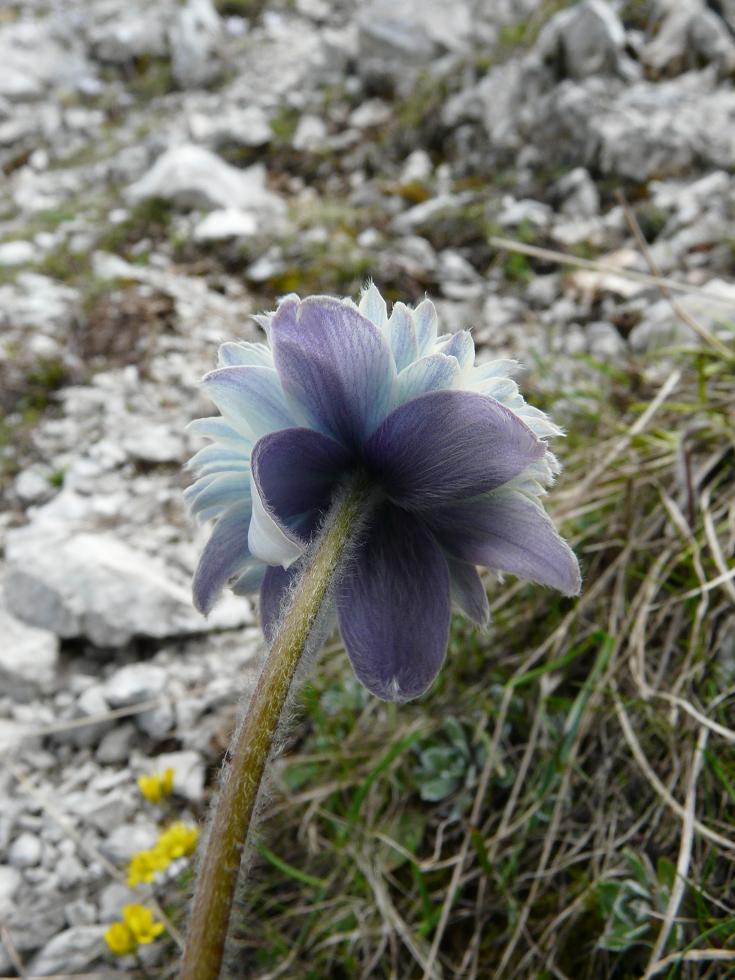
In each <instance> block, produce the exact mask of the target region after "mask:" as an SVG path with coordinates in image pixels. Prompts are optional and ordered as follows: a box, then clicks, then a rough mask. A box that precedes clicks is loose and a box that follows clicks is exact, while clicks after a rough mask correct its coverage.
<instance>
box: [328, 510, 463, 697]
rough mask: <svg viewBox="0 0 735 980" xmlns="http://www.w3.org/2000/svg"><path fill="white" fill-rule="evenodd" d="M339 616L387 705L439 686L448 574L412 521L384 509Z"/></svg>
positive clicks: (366, 677) (349, 645)
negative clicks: (430, 687)
mask: <svg viewBox="0 0 735 980" xmlns="http://www.w3.org/2000/svg"><path fill="white" fill-rule="evenodd" d="M337 614H338V617H339V627H340V630H341V632H342V638H343V639H344V642H345V647H346V649H347V654H348V656H349V658H350V660H351V662H352V666H353V668H354V670H355V673H356V674H357V677H358V678H359V680H360V681H362V683H363V684H364V685H365V687H367V689H368V690H369V691H372V693H373V694H375V695H376V696H377V697H379V698H382V699H383V700H385V701H408V700H410V699H411V698H415V697H418V696H419V694H422V693H423V692H424V691H425V690H426V689H427V688H428V687H429V685H430V684H431V683H432V681H433V680H434V678H435V677H436V675H437V674H438V672H439V669H440V667H441V665H442V663H443V661H444V657H445V654H446V650H447V639H448V636H449V617H450V604H449V572H448V570H447V563H446V561H445V559H444V555H443V554H442V553H441V549H440V548H439V547H438V545H437V544H436V542H435V541H434V539H433V538H432V536H431V535H430V534H429V533H427V531H426V529H425V528H424V527H423V525H422V524H421V523H420V522H419V521H418V520H417V519H416V518H415V517H413V516H412V515H411V514H407V513H405V512H401V511H399V510H398V509H397V508H395V507H393V506H391V505H390V504H385V505H384V506H383V507H382V508H381V509H380V511H379V512H378V513H377V514H376V517H375V521H374V523H373V524H372V526H371V527H370V529H369V531H368V532H367V535H366V537H365V539H364V541H363V542H362V544H361V546H360V547H359V548H358V550H357V552H356V554H355V556H354V557H353V558H352V560H351V561H350V562H349V563H348V565H347V567H346V569H345V571H344V573H343V574H342V577H341V579H340V581H339V583H338V586H337Z"/></svg>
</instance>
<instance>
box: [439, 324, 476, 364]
mask: <svg viewBox="0 0 735 980" xmlns="http://www.w3.org/2000/svg"><path fill="white" fill-rule="evenodd" d="M440 353H442V354H446V355H447V356H450V357H456V358H457V363H458V364H459V366H460V367H461V368H466V367H469V366H470V365H471V364H472V362H473V361H474V359H475V343H474V341H473V340H472V334H471V333H470V332H469V330H458V331H457V333H453V334H452V335H451V337H450V338H449V340H448V341H447V342H446V343H445V344H444V346H443V347H442V348H441V352H440Z"/></svg>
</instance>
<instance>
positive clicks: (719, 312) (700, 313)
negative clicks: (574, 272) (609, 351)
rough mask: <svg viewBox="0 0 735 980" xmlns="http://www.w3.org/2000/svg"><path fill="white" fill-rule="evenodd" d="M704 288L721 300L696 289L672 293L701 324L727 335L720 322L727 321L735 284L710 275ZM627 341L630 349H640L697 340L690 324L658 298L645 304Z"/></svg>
mask: <svg viewBox="0 0 735 980" xmlns="http://www.w3.org/2000/svg"><path fill="white" fill-rule="evenodd" d="M705 288H706V289H707V290H708V291H709V292H712V293H714V294H716V295H719V296H722V297H723V302H717V301H715V300H711V299H708V298H707V297H706V296H702V295H701V294H699V293H684V294H683V295H678V296H677V297H676V300H677V303H678V304H679V305H680V306H681V307H682V309H683V310H685V311H686V312H687V313H688V314H689V315H690V316H691V317H693V319H694V320H696V321H697V322H698V323H700V324H701V325H702V326H704V327H706V328H707V329H708V330H710V331H711V332H713V333H715V334H717V333H719V332H720V330H723V337H727V336H728V335H729V334H728V331H727V327H725V328H724V329H723V327H722V324H723V323H726V322H727V320H728V318H729V310H731V309H732V308H733V304H735V286H734V285H733V284H732V283H728V282H724V281H723V280H721V279H711V280H710V281H709V282H708V283H706V286H705ZM628 343H629V344H630V346H631V349H632V350H634V351H636V352H638V353H641V352H644V351H652V350H658V349H660V348H664V347H671V346H675V345H677V344H698V343H700V340H699V337H698V336H697V334H696V333H695V332H694V331H693V330H692V328H691V327H689V326H688V325H687V324H686V323H684V322H683V321H682V320H681V319H680V318H679V317H678V316H677V315H676V314H675V313H674V310H673V309H672V307H671V304H670V303H669V302H668V301H667V300H665V299H660V300H658V301H657V302H655V303H652V304H650V305H649V306H648V307H647V309H646V311H645V315H644V317H643V319H642V320H641V322H640V323H639V324H637V325H636V326H635V327H634V328H633V330H631V332H630V336H629V337H628Z"/></svg>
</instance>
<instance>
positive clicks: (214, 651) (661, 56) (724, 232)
mask: <svg viewBox="0 0 735 980" xmlns="http://www.w3.org/2000/svg"><path fill="white" fill-rule="evenodd" d="M0 65H2V69H1V70H0V167H1V168H2V171H3V175H4V176H3V179H2V182H1V183H0V403H1V406H2V419H1V420H0V477H1V478H2V489H1V493H2V514H1V516H0V529H1V534H2V561H1V563H0V573H1V575H2V592H0V753H2V754H1V755H0V794H1V796H2V806H1V807H0V973H1V974H4V975H5V974H8V975H13V973H14V971H15V970H18V969H20V968H21V966H22V967H23V969H24V970H25V971H26V972H27V975H28V976H36V975H41V976H44V975H51V974H55V975H56V974H74V973H78V972H84V971H87V972H88V971H90V970H94V969H98V968H101V964H104V963H105V962H107V963H108V964H109V962H110V961H109V958H107V960H106V957H105V949H104V944H103V942H102V934H103V932H104V929H105V926H106V924H107V923H109V922H110V921H112V920H113V919H115V918H116V917H118V916H119V914H120V908H121V906H122V905H123V904H124V903H125V902H126V901H130V900H131V894H130V892H129V891H128V889H127V888H126V886H125V884H124V882H123V881H121V880H118V879H116V878H115V877H113V875H112V873H111V869H110V865H113V866H115V867H117V868H118V869H124V867H125V864H126V862H127V861H128V860H129V859H130V857H131V856H132V854H133V853H134V852H136V851H139V850H141V849H143V848H145V847H147V846H149V845H150V843H151V842H152V840H153V839H154V838H155V833H156V828H155V821H154V820H153V818H152V816H151V808H150V806H149V805H148V804H146V802H145V801H144V800H143V798H142V796H141V795H140V793H139V792H138V790H137V788H136V785H135V777H136V776H137V775H139V774H141V773H147V772H158V771H162V770H163V769H165V768H166V767H167V766H169V765H170V766H172V767H173V768H174V770H175V774H176V782H175V791H176V798H177V800H178V801H179V803H180V807H179V810H180V812H181V813H182V814H185V815H186V814H189V816H190V817H191V818H193V819H201V818H202V817H203V814H204V806H203V803H204V799H205V794H206V792H207V787H209V786H210V785H211V783H212V779H213V777H214V774H215V773H216V770H217V766H218V761H219V759H220V757H221V753H222V750H223V746H224V745H225V744H226V742H227V735H228V732H229V730H230V727H231V724H232V717H233V712H234V709H235V705H236V701H237V698H238V696H239V694H240V692H241V691H243V690H246V689H247V687H248V684H249V683H252V679H253V676H254V675H255V673H256V671H257V665H258V662H259V657H260V656H261V653H262V650H261V643H260V637H259V632H258V628H257V618H256V613H255V610H254V608H253V607H252V606H251V605H249V604H248V602H247V601H245V600H241V599H238V600H235V599H234V598H232V597H230V598H229V599H227V600H226V601H224V602H222V603H221V605H220V606H219V607H218V608H217V610H216V611H215V613H214V614H213V615H212V616H211V617H210V619H209V620H208V621H204V620H203V619H202V618H201V617H200V616H198V615H197V614H196V613H195V612H194V610H193V609H192V607H191V604H190V598H189V580H190V576H191V572H192V569H193V567H194V563H195V561H196V556H197V552H198V549H199V548H200V546H201V544H202V541H203V532H202V531H201V530H200V531H197V530H195V528H194V527H193V526H192V524H191V523H190V522H189V520H188V519H187V517H186V515H185V511H184V508H183V506H182V501H181V489H182V487H183V486H185V485H186V475H185V474H182V464H183V463H184V462H185V460H186V459H187V457H188V456H189V455H191V453H192V451H193V450H194V449H195V448H196V446H195V444H194V440H192V439H191V438H190V437H189V436H188V435H187V434H186V432H185V425H186V423H187V421H189V420H190V419H191V418H194V417H197V416H200V415H205V414H209V412H210V407H209V406H208V405H207V403H206V402H205V400H204V399H203V398H202V396H201V395H200V393H199V391H198V387H197V380H198V378H199V377H200V376H201V375H202V374H203V373H204V372H205V371H206V370H207V369H209V368H210V367H211V366H212V365H213V362H214V357H215V353H216V347H217V344H218V343H220V342H222V341H225V340H228V339H256V337H257V333H258V328H257V327H256V325H255V323H254V322H253V321H252V320H251V319H250V315H251V314H253V313H257V312H258V311H261V310H263V309H270V308H272V307H273V304H274V301H275V298H276V297H277V296H278V295H281V294H283V293H285V292H289V291H297V292H299V293H301V294H309V293H313V292H317V291H321V292H330V293H337V294H342V295H345V294H354V293H355V292H356V291H357V290H358V289H359V288H360V286H361V285H362V284H363V283H364V281H365V280H366V279H367V278H368V277H373V278H374V279H375V281H376V283H377V284H378V285H379V287H380V288H381V290H383V292H384V294H386V295H387V296H389V297H390V298H392V299H398V298H401V299H404V300H407V301H415V300H418V299H419V298H420V297H421V296H423V295H424V293H426V292H428V293H429V294H430V295H431V296H432V297H434V298H435V299H436V300H437V302H438V306H439V309H440V315H441V317H442V319H443V323H444V326H445V328H446V330H454V329H457V328H459V327H466V326H471V327H473V329H474V336H475V341H476V343H477V344H478V345H479V346H480V348H481V350H483V351H484V352H485V356H489V355H490V352H491V351H492V354H493V356H498V354H505V353H509V354H512V355H515V356H518V357H519V358H520V359H522V360H523V361H524V362H525V363H526V365H527V367H528V373H527V376H526V377H527V381H528V383H529V385H530V388H531V391H532V392H533V393H535V395H536V400H537V401H538V398H542V399H543V397H544V393H545V392H548V391H558V390H559V388H560V387H563V386H566V389H567V391H568V392H569V396H568V397H567V398H565V399H561V400H557V401H556V403H555V404H554V405H552V406H551V407H552V408H553V409H554V411H555V413H556V414H557V416H559V417H560V418H561V421H562V422H563V423H564V424H566V425H567V426H568V427H569V428H570V429H571V428H573V426H574V420H575V413H576V412H577V411H578V410H579V407H580V402H581V401H582V400H584V398H585V395H584V382H585V378H586V374H585V371H586V365H587V364H589V363H590V361H594V362H596V363H598V364H599V363H600V362H603V363H605V364H607V365H609V366H610V369H611V371H612V370H613V369H614V368H615V366H618V365H620V366H626V367H628V368H629V367H630V365H631V364H633V365H635V363H636V359H637V358H640V357H641V356H643V355H646V356H647V357H648V358H649V360H648V362H647V363H648V364H649V367H648V368H647V370H649V371H650V370H654V371H655V364H656V361H655V358H654V359H653V362H651V360H650V355H651V353H652V352H655V351H657V350H659V349H664V348H667V347H670V345H671V344H674V343H686V344H690V343H692V342H696V340H697V338H696V336H695V335H694V334H693V333H692V332H691V331H690V330H689V328H687V326H686V325H685V324H683V323H682V322H681V321H680V320H679V319H677V317H676V316H675V314H674V313H673V311H672V309H671V306H670V305H669V303H668V302H667V300H666V299H664V298H662V297H661V294H660V292H659V290H658V289H657V288H656V287H655V286H652V285H650V284H645V283H641V282H637V281H633V280H631V279H628V278H624V277H622V276H620V275H614V274H613V273H611V272H607V273H601V272H599V271H594V270H590V269H573V268H567V267H563V266H560V265H559V264H558V263H556V262H555V261H553V260H551V259H549V258H548V257H547V258H545V259H544V258H538V257H529V256H528V255H526V254H524V253H522V252H518V251H515V250H513V249H511V248H505V247H503V246H502V245H500V244H498V239H499V238H510V239H513V240H515V241H517V242H520V243H521V244H527V245H535V246H541V247H544V248H549V249H553V250H559V251H562V252H565V253H568V254H569V255H571V256H577V257H579V258H581V259H583V260H584V259H593V258H595V259H597V258H599V259H601V260H602V261H604V262H605V263H606V264H607V265H608V266H610V267H611V269H613V270H615V269H631V270H638V271H639V272H648V271H650V266H649V263H648V261H647V260H646V259H645V258H644V256H643V254H642V253H641V249H640V247H639V243H638V242H637V241H636V239H635V238H634V236H633V234H632V231H631V225H630V221H629V218H630V215H634V216H635V218H636V220H637V222H638V225H639V226H640V229H641V231H642V233H643V235H644V236H645V238H646V239H647V241H648V242H649V244H650V252H651V257H650V261H652V262H653V263H654V264H655V267H656V268H657V269H658V270H660V271H661V272H662V273H663V274H665V275H672V276H674V277H675V278H676V279H678V280H679V281H681V282H683V283H686V284H689V285H690V286H691V287H692V289H691V291H690V292H686V291H684V292H683V293H682V296H681V303H682V305H683V306H684V307H685V309H686V310H687V311H688V312H689V313H691V314H693V315H695V316H696V318H697V321H698V323H700V324H702V325H704V326H705V327H706V328H707V329H709V330H711V331H713V332H715V333H717V332H718V331H721V330H723V329H726V328H724V327H723V326H722V325H721V324H722V321H723V319H727V316H728V315H729V314H730V313H731V309H732V305H733V304H735V286H733V285H731V284H730V282H731V280H732V279H733V275H734V274H735V223H734V221H733V218H734V216H735V178H734V177H733V169H734V167H735V89H734V88H733V78H734V77H735V2H733V0H711V2H709V3H705V2H704V0H650V2H647V0H628V2H612V0H611V2H606V0H583V2H580V3H576V4H569V3H565V2H558V0H557V2H551V0H452V2H451V3H450V2H448V0H401V2H400V3H397V2H395V0H367V2H364V3H358V2H356V0H332V2H330V0H186V2H184V3H180V2H178V0H129V2H122V0H5V2H4V3H3V4H2V6H1V7H0ZM621 192H622V193H623V194H624V199H623V198H621V196H620V194H621ZM624 201H627V202H628V204H627V205H624ZM626 207H627V212H628V213H627V215H626ZM701 287H705V290H706V291H707V292H709V293H710V294H717V295H718V296H720V297H722V298H723V299H722V301H720V302H719V303H718V302H717V301H716V300H714V299H712V298H711V296H710V298H707V297H705V296H704V294H703V293H702V292H700V291H699V289H700V288H701ZM728 300H729V301H730V302H729V303H728ZM651 363H653V364H654V368H653V369H651V368H650V364H651ZM662 363H663V361H662ZM662 370H663V368H662ZM596 377H599V375H596ZM575 392H576V394H575ZM533 399H534V395H533V394H532V395H531V400H533ZM70 827H71V828H73V831H75V832H72V831H71V830H70V829H69V828H70ZM95 975H97V974H95Z"/></svg>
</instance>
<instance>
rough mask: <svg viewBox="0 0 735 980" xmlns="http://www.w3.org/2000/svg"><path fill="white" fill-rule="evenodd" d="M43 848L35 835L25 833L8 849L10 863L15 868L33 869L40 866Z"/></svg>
mask: <svg viewBox="0 0 735 980" xmlns="http://www.w3.org/2000/svg"><path fill="white" fill-rule="evenodd" d="M42 854H43V847H42V845H41V841H40V840H39V839H38V837H36V836H35V834H29V833H23V834H20V836H18V837H16V838H15V840H14V841H13V843H12V844H11V845H10V848H9V849H8V861H9V862H10V864H11V866H12V867H14V868H32V867H34V866H35V865H36V864H40V862H41V855H42Z"/></svg>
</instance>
